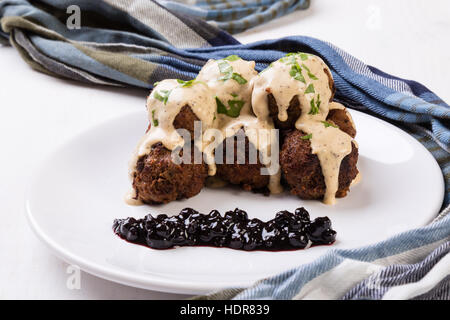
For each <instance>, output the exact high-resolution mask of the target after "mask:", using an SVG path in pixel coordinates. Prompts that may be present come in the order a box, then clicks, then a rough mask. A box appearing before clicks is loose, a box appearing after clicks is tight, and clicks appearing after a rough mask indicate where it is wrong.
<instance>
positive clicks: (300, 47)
mask: <svg viewBox="0 0 450 320" xmlns="http://www.w3.org/2000/svg"><path fill="white" fill-rule="evenodd" d="M211 2H212V1H209V2H208V3H209V4H211ZM214 2H215V3H214V4H213V5H215V6H216V9H217V10H219V11H222V16H221V17H220V18H218V17H217V16H214V15H212V14H211V15H209V16H208V15H207V16H204V15H203V16H202V18H203V19H204V20H207V21H208V22H206V21H204V20H201V19H198V18H197V17H199V16H201V15H200V14H199V13H198V12H200V11H199V10H200V9H199V8H202V6H201V5H205V6H206V2H205V3H204V2H199V1H197V2H195V4H196V6H195V7H192V8H191V7H189V6H187V4H189V3H190V2H188V1H183V2H182V1H176V2H175V1H158V2H156V1H150V0H121V1H119V0H97V1H85V0H58V1H57V0H34V1H32V2H31V1H26V0H0V24H1V31H0V39H2V41H3V42H4V43H8V42H9V43H10V44H12V45H13V46H14V47H15V48H16V49H17V51H18V52H19V54H20V55H21V56H22V58H23V59H24V60H25V61H26V62H27V63H28V64H29V65H30V66H31V67H32V68H34V69H36V70H38V71H40V72H44V73H47V74H50V75H53V76H56V77H62V78H67V79H74V80H78V81H82V82H86V83H90V84H101V85H112V86H134V87H141V88H147V89H149V88H152V84H153V83H154V82H156V81H159V80H162V79H165V78H178V79H183V80H188V79H192V78H195V77H196V75H197V73H198V71H199V70H200V68H201V67H202V66H203V64H204V63H205V62H206V61H207V60H208V59H211V58H212V59H220V58H224V57H226V56H228V55H230V54H237V55H239V56H241V57H242V58H243V59H246V60H254V61H256V68H257V70H259V71H260V70H262V69H264V68H265V67H266V66H267V65H268V63H270V62H271V61H274V60H277V59H279V58H281V57H282V56H283V55H285V54H286V53H287V52H297V51H303V52H309V53H312V54H316V55H318V56H320V57H322V59H323V60H324V61H325V62H326V63H327V64H328V65H329V66H330V69H331V71H332V73H333V78H334V80H335V84H336V88H337V92H336V98H337V99H338V100H339V101H341V102H343V103H344V104H345V105H347V106H348V107H350V108H355V109H358V110H361V111H363V112H366V113H370V114H372V115H374V116H377V117H380V118H382V119H384V120H387V121H389V122H391V123H393V124H394V125H397V126H399V127H401V128H402V129H403V130H405V131H407V132H409V133H410V134H411V135H413V136H414V137H415V138H416V139H417V140H418V141H420V142H421V143H422V144H423V145H424V146H425V147H426V148H427V149H428V150H429V151H430V152H431V154H432V155H433V156H434V157H435V159H436V160H437V162H438V163H439V165H440V167H441V169H442V173H443V176H444V179H445V188H446V189H445V190H446V192H445V199H444V202H443V204H442V209H441V212H440V213H438V212H437V213H436V215H437V218H436V219H435V220H434V222H432V223H431V224H430V225H427V226H425V227H422V228H418V229H415V230H410V231H407V232H404V233H402V234H398V235H396V236H395V237H392V238H390V239H387V240H385V241H383V242H381V243H377V244H374V245H371V246H367V247H363V248H359V249H354V250H340V249H339V250H337V249H331V250H329V251H328V253H327V254H326V255H324V256H322V257H321V258H320V259H318V260H317V261H315V262H313V263H310V264H306V265H302V266H299V267H298V268H295V269H293V270H289V271H287V272H285V273H283V274H280V275H277V276H275V277H271V278H269V279H263V280H261V281H259V282H258V283H256V284H255V285H254V286H252V287H251V288H231V289H229V290H225V291H221V292H218V293H214V294H211V295H209V296H205V297H200V298H203V299H208V298H230V299H231V298H236V299H252V298H254V299H258V298H261V299H267V298H270V299H306V298H329V299H341V298H342V299H381V298H386V299H388V298H399V299H448V297H449V285H450V277H449V273H450V262H449V260H450V255H449V254H447V253H448V252H449V244H450V215H449V214H448V212H449V210H450V209H449V203H450V187H449V185H450V184H449V182H450V155H449V152H450V130H449V127H450V122H449V118H450V106H449V105H448V104H447V103H445V102H444V101H442V99H440V98H439V97H438V96H437V95H435V94H434V93H433V92H432V91H430V90H429V89H427V88H426V87H424V86H423V85H421V84H420V83H418V82H415V81H411V80H405V79H400V78H397V77H394V76H392V75H389V74H387V73H385V72H383V71H381V70H378V69H377V68H375V67H372V66H368V65H366V64H364V63H363V62H361V61H360V60H358V59H356V58H355V57H352V56H351V55H349V54H347V53H346V52H345V51H343V50H341V49H339V48H337V47H335V46H334V45H333V44H331V43H328V42H324V41H321V40H318V39H314V38H310V37H304V36H295V37H287V38H281V39H275V40H265V41H260V42H255V43H251V44H245V45H244V44H241V43H239V42H238V41H237V40H236V39H234V38H233V37H232V36H230V35H229V34H228V33H226V32H225V31H223V30H221V29H219V28H217V27H216V26H215V25H217V26H219V27H221V28H223V29H227V30H230V29H229V25H228V27H227V26H225V25H221V24H220V23H219V22H217V21H221V19H222V20H224V21H228V22H230V21H231V20H232V21H235V20H233V19H238V20H239V19H245V15H244V14H242V16H241V15H240V14H236V15H235V16H233V13H230V16H227V15H228V13H226V12H228V11H225V10H222V9H223V8H224V6H225V7H226V6H227V3H228V4H230V5H231V4H233V3H234V2H233V1H229V2H228V1H220V0H215V1H214ZM241 2H244V3H246V4H248V6H251V3H254V5H255V6H256V4H258V5H259V4H262V3H264V5H267V6H271V5H276V4H277V3H285V1H272V0H261V1H244V0H242V1H239V3H241ZM300 2H301V1H286V3H289V4H292V8H294V7H295V5H294V3H300ZM164 6H167V7H169V8H171V9H172V10H173V11H171V10H169V9H167V8H166V7H164ZM299 6H300V4H299ZM69 7H71V9H70V10H68V8H69ZM287 7H288V8H291V6H290V5H288V6H287ZM205 8H207V9H205V10H206V11H208V12H211V10H214V9H213V7H210V6H209V5H208V6H206V7H205ZM233 8H235V9H236V8H239V6H237V5H236V6H234V7H233ZM268 8H269V7H267V8H266V9H268ZM188 9H191V11H188ZM219 11H217V12H216V14H217V15H218V12H219ZM261 11H262V12H265V9H261ZM68 12H69V13H68ZM77 12H79V13H80V17H81V19H79V20H80V21H81V24H80V25H79V26H76V21H77V19H76V17H75V19H74V16H73V14H76V13H77ZM248 12H250V11H248ZM252 12H257V10H256V9H255V11H252ZM258 12H259V11H258ZM280 12H281V11H280ZM285 12H288V11H285ZM251 14H252V13H249V14H248V15H247V17H251ZM272 16H273V17H276V16H277V13H275V14H272ZM230 17H231V18H230ZM233 17H234V18H233ZM69 18H70V20H71V21H70V22H71V23H70V24H69V23H68V19H69ZM227 19H228V20H227ZM230 19H231V20H230ZM213 20H214V21H215V22H211V21H213ZM74 21H75V23H74ZM256 21H257V22H258V23H259V22H264V21H266V20H265V18H261V21H259V20H258V18H256ZM253 23H254V22H252V23H249V24H248V26H251V25H253ZM74 25H75V27H74ZM236 28H237V29H232V30H235V31H240V30H243V29H240V28H241V27H236ZM244 28H245V25H244ZM0 50H1V48H0Z"/></svg>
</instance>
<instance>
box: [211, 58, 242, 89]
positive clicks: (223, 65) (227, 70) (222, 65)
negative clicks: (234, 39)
mask: <svg viewBox="0 0 450 320" xmlns="http://www.w3.org/2000/svg"><path fill="white" fill-rule="evenodd" d="M230 57H231V56H230ZM225 59H227V58H225ZM229 61H234V60H229ZM217 64H218V66H219V70H220V73H222V74H223V76H221V77H220V78H219V80H223V81H225V80H229V79H233V80H235V81H236V82H237V83H239V84H246V83H247V80H246V79H245V78H244V77H242V76H241V75H240V74H239V73H236V72H233V67H232V66H231V65H230V64H229V63H228V62H227V61H225V60H221V61H219V62H217Z"/></svg>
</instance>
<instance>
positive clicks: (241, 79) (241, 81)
mask: <svg viewBox="0 0 450 320" xmlns="http://www.w3.org/2000/svg"><path fill="white" fill-rule="evenodd" d="M231 79H233V80H235V81H236V82H237V83H239V84H246V83H247V80H245V79H244V77H242V76H241V75H240V74H239V73H236V72H233V74H232V75H231Z"/></svg>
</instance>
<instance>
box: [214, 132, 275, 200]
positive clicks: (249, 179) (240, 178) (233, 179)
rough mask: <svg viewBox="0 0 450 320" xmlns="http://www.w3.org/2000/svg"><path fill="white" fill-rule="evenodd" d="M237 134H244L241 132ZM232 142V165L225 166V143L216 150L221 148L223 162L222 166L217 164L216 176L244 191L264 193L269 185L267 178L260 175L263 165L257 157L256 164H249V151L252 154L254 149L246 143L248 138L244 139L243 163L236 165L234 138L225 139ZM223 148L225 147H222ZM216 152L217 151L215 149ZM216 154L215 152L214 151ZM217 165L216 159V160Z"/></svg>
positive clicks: (236, 145)
mask: <svg viewBox="0 0 450 320" xmlns="http://www.w3.org/2000/svg"><path fill="white" fill-rule="evenodd" d="M239 134H244V133H243V132H242V131H241V132H240V133H239ZM230 139H233V140H234V144H233V146H234V163H233V164H226V141H225V142H224V143H223V144H221V145H219V146H218V148H223V160H222V164H217V173H216V175H217V176H218V177H219V178H221V179H222V180H225V181H227V182H229V183H231V184H236V185H240V186H241V187H242V188H243V189H244V190H247V191H252V190H253V191H262V192H266V188H267V185H268V184H269V176H268V175H261V168H263V167H264V165H263V164H261V162H260V161H259V157H258V156H257V159H256V160H257V162H256V163H254V164H250V163H249V160H250V159H249V154H250V151H252V152H254V151H256V150H255V147H254V146H253V144H251V143H250V142H249V141H248V138H247V137H245V163H243V164H238V163H237V159H238V153H237V148H238V143H237V139H236V136H233V137H230V138H227V140H230ZM224 146H225V147H224ZM216 150H217V149H216ZM216 152H217V151H216ZM216 162H217V163H218V162H219V161H218V159H216Z"/></svg>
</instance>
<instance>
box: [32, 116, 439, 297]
mask: <svg viewBox="0 0 450 320" xmlns="http://www.w3.org/2000/svg"><path fill="white" fill-rule="evenodd" d="M349 111H350V113H351V114H352V113H356V114H358V115H361V116H363V117H367V118H370V119H371V120H375V121H378V122H381V123H382V124H384V125H387V126H389V127H390V128H391V129H394V130H397V132H399V133H400V134H401V135H402V136H405V137H407V139H408V141H412V143H415V144H416V146H419V148H422V149H423V150H424V151H425V154H427V156H428V157H429V158H430V160H432V163H433V164H434V166H435V169H437V170H438V171H439V172H440V173H441V174H440V180H441V182H440V183H439V189H440V201H439V204H437V205H436V208H433V209H434V210H433V211H436V215H437V214H438V213H439V209H440V208H441V206H442V202H443V200H444V196H445V181H444V177H443V175H442V170H441V168H440V166H439V164H438V163H437V161H436V159H435V158H434V157H433V156H432V154H431V153H430V152H429V151H428V150H427V149H426V148H425V146H423V145H422V144H421V143H420V142H419V141H417V140H416V139H415V138H414V137H412V136H411V135H410V134H408V133H407V132H406V131H404V130H402V129H401V128H399V127H396V126H394V125H393V124H391V123H389V122H387V121H384V120H382V119H379V118H377V117H375V116H372V115H370V114H367V113H364V112H362V111H359V110H355V109H350V108H349ZM141 113H143V112H142V111H133V112H129V113H126V114H124V115H121V116H117V117H112V118H109V119H106V120H104V121H101V122H99V123H97V124H95V125H92V126H90V127H88V128H87V129H85V130H83V131H81V132H78V133H77V134H75V135H74V136H72V137H70V138H68V139H67V140H65V141H63V142H62V143H60V144H59V145H58V146H57V147H55V148H54V149H53V150H52V151H51V152H49V153H48V154H47V155H46V156H45V157H44V158H43V159H42V160H41V161H40V162H39V164H38V165H37V166H36V167H35V169H34V172H33V174H32V176H31V179H30V182H29V183H28V185H27V187H26V191H25V215H26V219H27V222H28V224H29V225H30V227H31V229H32V230H33V233H34V234H35V235H36V236H37V238H38V239H39V240H40V241H41V242H43V243H44V244H45V245H46V247H48V248H49V249H50V250H51V252H52V253H53V254H55V255H56V256H57V257H58V258H60V259H62V260H63V261H65V262H66V263H69V264H72V265H76V266H78V267H79V268H80V269H81V270H82V271H84V272H87V273H89V274H92V275H94V276H96V277H99V278H102V279H106V280H108V281H112V282H116V283H119V284H122V285H127V286H132V287H136V288H141V289H146V290H154V291H159V292H170V293H176V294H191V295H192V294H204V293H206V292H212V291H215V290H218V289H223V288H230V287H248V286H250V285H252V284H253V283H254V281H253V280H249V281H244V280H237V281H233V282H230V281H226V282H221V281H210V282H196V281H192V280H184V279H183V280H180V279H170V278H161V277H158V276H154V275H152V274H146V275H145V276H142V275H136V274H133V272H131V271H128V270H116V269H114V268H110V267H108V266H105V265H100V264H98V263H95V262H89V261H88V260H87V259H85V258H83V257H81V256H79V255H77V254H73V253H71V252H70V249H67V248H66V249H65V248H64V246H63V245H61V244H59V243H57V242H56V241H55V240H53V239H52V238H51V237H50V236H49V235H48V234H46V233H45V232H44V231H43V230H42V229H41V228H40V226H39V224H38V222H37V221H36V219H35V218H34V216H33V213H32V209H31V207H30V206H31V204H30V199H31V193H32V187H33V185H34V184H35V182H36V181H37V180H38V178H39V177H40V173H41V172H42V171H43V169H44V167H45V165H46V164H47V163H48V162H49V161H50V160H51V159H52V158H53V157H54V156H55V155H56V154H57V153H58V152H59V150H60V149H62V148H64V146H66V145H68V144H70V143H72V142H74V141H76V140H78V139H79V138H80V137H82V136H84V135H86V134H88V133H89V132H90V131H93V130H94V129H95V128H98V127H101V126H104V125H106V124H107V123H110V122H114V121H117V120H119V119H122V120H123V118H125V117H133V116H135V115H136V114H141ZM431 221H432V220H430V221H429V222H428V223H430V222H431ZM370 245H371V244H370ZM325 254H326V253H323V254H322V255H321V256H319V257H318V258H316V259H314V261H315V260H317V259H319V258H320V257H322V256H323V255H325ZM291 269H292V268H291ZM288 270H290V269H286V270H285V271H284V272H286V271H288ZM279 273H280V272H278V274H279Z"/></svg>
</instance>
